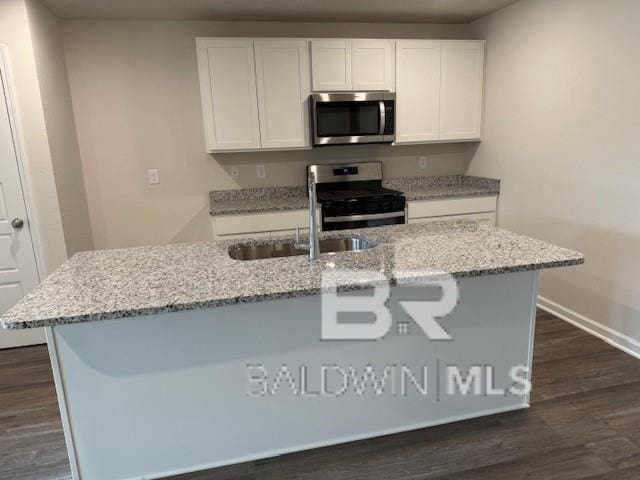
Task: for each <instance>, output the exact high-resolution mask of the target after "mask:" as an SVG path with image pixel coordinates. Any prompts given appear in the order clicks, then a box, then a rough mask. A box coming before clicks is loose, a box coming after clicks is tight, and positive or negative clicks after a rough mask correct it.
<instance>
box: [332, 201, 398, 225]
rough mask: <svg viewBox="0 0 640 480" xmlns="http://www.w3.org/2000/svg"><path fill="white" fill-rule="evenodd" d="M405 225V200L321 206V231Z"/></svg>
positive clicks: (337, 203) (354, 202)
mask: <svg viewBox="0 0 640 480" xmlns="http://www.w3.org/2000/svg"><path fill="white" fill-rule="evenodd" d="M404 223H406V200H405V198H404V197H398V198H394V199H389V200H383V201H370V200H369V201H367V200H362V201H348V202H345V203H343V202H335V203H333V202H329V203H327V204H323V205H322V230H323V231H331V230H346V229H350V228H366V227H380V226H382V225H401V224H404Z"/></svg>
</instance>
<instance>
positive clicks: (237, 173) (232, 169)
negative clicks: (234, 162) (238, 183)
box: [229, 167, 240, 180]
mask: <svg viewBox="0 0 640 480" xmlns="http://www.w3.org/2000/svg"><path fill="white" fill-rule="evenodd" d="M229 175H230V176H231V178H233V179H234V180H238V179H239V178H240V171H239V170H238V167H229Z"/></svg>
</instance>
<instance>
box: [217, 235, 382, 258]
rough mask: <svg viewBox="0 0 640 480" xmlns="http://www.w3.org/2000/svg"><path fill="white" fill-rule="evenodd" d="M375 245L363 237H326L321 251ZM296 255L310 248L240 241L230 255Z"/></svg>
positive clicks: (285, 243) (293, 244)
mask: <svg viewBox="0 0 640 480" xmlns="http://www.w3.org/2000/svg"><path fill="white" fill-rule="evenodd" d="M375 246H376V244H375V243H374V242H372V241H371V240H368V239H366V238H362V237H349V238H324V239H322V240H320V253H331V252H356V251H360V250H368V249H370V248H373V247H375ZM296 255H309V250H304V249H301V248H296V246H295V243H294V242H273V243H265V244H260V245H249V244H242V243H239V244H237V245H232V246H230V247H229V256H230V257H231V258H233V259H234V260H261V259H265V258H280V257H293V256H296Z"/></svg>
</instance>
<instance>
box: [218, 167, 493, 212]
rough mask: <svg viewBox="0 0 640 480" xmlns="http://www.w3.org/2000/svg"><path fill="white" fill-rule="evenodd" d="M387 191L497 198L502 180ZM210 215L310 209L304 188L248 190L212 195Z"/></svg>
mask: <svg viewBox="0 0 640 480" xmlns="http://www.w3.org/2000/svg"><path fill="white" fill-rule="evenodd" d="M383 184H384V186H385V187H388V188H392V189H395V190H400V191H402V192H404V193H405V195H406V196H407V200H432V199H437V198H464V197H479V196H485V195H497V194H498V193H499V192H500V180H496V179H493V178H483V177H473V176H468V175H446V176H435V177H407V178H393V179H390V180H385V181H384V182H383ZM209 200H210V208H209V212H210V213H211V215H233V214H242V213H260V212H277V211H286V210H302V209H305V208H307V207H308V205H309V201H308V199H307V190H306V188H305V187H302V186H300V187H272V188H246V189H241V190H218V191H212V192H209Z"/></svg>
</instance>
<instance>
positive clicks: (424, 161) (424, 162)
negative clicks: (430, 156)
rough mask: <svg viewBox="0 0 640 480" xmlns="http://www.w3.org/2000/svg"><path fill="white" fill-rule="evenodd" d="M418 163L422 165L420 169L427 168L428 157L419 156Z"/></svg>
mask: <svg viewBox="0 0 640 480" xmlns="http://www.w3.org/2000/svg"><path fill="white" fill-rule="evenodd" d="M418 165H419V166H420V170H424V169H425V168H427V157H418Z"/></svg>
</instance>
